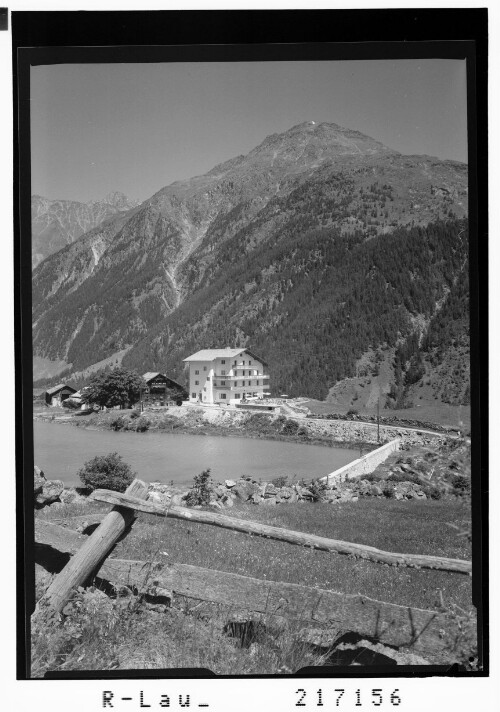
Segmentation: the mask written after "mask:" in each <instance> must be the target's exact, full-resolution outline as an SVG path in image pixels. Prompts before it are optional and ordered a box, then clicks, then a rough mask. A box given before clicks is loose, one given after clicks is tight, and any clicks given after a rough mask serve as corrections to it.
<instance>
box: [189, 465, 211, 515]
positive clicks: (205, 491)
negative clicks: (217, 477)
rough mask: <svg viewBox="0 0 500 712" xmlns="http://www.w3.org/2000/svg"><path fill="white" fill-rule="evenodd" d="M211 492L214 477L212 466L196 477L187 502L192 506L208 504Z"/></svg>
mask: <svg viewBox="0 0 500 712" xmlns="http://www.w3.org/2000/svg"><path fill="white" fill-rule="evenodd" d="M211 494H212V478H211V477H210V468H208V469H207V470H203V472H201V473H200V474H199V475H196V477H195V478H194V484H193V486H192V487H191V489H190V490H189V492H188V494H187V497H186V504H187V505H188V506H190V507H193V506H195V505H199V504H202V505H203V504H208V503H209V502H210V497H211Z"/></svg>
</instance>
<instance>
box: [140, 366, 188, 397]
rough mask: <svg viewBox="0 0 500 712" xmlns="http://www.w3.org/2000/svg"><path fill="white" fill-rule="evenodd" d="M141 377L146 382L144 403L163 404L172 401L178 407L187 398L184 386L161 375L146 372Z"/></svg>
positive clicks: (154, 372)
mask: <svg viewBox="0 0 500 712" xmlns="http://www.w3.org/2000/svg"><path fill="white" fill-rule="evenodd" d="M142 377H143V379H144V380H145V381H146V389H145V391H144V392H143V400H144V401H147V402H155V401H158V402H160V403H164V402H165V401H169V400H173V401H176V402H177V403H178V404H179V405H180V403H182V401H183V400H184V399H185V398H187V396H188V394H187V391H186V389H185V388H184V386H181V384H180V383H177V381H174V380H173V379H172V378H169V377H168V376H165V374H163V373H158V372H156V371H148V372H147V373H145V374H143V376H142Z"/></svg>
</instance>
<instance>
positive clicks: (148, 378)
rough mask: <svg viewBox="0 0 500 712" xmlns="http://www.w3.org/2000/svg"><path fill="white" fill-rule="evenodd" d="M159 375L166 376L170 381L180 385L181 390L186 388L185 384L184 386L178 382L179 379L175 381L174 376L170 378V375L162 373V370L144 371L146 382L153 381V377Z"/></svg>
mask: <svg viewBox="0 0 500 712" xmlns="http://www.w3.org/2000/svg"><path fill="white" fill-rule="evenodd" d="M157 376H161V377H162V378H164V379H165V380H166V381H168V382H169V383H173V384H174V385H176V386H178V387H179V388H180V389H181V390H183V391H185V390H186V389H185V388H184V386H182V385H181V384H180V383H177V381H174V379H173V378H170V376H166V375H165V374H164V373H160V371H148V372H147V373H144V374H143V375H142V377H143V379H144V380H145V381H146V382H149V381H152V380H153V378H156V377H157Z"/></svg>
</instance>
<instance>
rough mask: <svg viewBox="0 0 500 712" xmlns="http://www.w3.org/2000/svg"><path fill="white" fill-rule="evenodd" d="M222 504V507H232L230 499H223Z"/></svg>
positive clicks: (232, 503)
mask: <svg viewBox="0 0 500 712" xmlns="http://www.w3.org/2000/svg"><path fill="white" fill-rule="evenodd" d="M223 502H224V507H234V502H233V500H232V497H226V499H224V500H223Z"/></svg>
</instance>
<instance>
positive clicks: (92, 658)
mask: <svg viewBox="0 0 500 712" xmlns="http://www.w3.org/2000/svg"><path fill="white" fill-rule="evenodd" d="M95 511H102V512H106V511H109V505H103V504H101V503H97V502H91V501H89V503H88V504H87V505H85V504H81V503H76V504H68V505H64V506H63V507H59V508H58V509H56V510H52V512H51V510H50V508H46V509H45V510H42V511H40V512H38V513H37V516H40V517H42V518H44V519H47V520H52V521H56V520H57V521H58V523H61V520H63V521H65V522H67V524H68V525H69V526H72V525H71V517H72V516H79V517H81V516H82V514H85V513H87V514H90V513H91V512H95ZM225 513H226V514H227V515H228V516H232V517H238V518H243V519H248V520H254V521H259V522H262V523H265V524H271V525H273V526H280V527H285V528H288V529H294V530H296V531H303V532H309V533H313V534H318V535H320V536H325V537H329V538H336V539H342V540H345V541H352V542H358V543H361V544H369V545H372V546H375V547H377V548H381V549H386V550H389V551H397V552H400V553H422V554H433V555H438V554H441V555H444V556H450V557H454V558H470V544H469V543H468V540H467V537H463V536H457V530H456V529H455V528H453V527H452V526H449V525H455V526H458V527H459V529H463V528H466V526H467V524H468V522H470V504H469V503H468V502H467V501H466V500H464V499H463V498H456V499H445V500H439V501H406V502H400V501H394V500H379V499H371V500H359V501H358V502H345V503H342V504H334V505H331V504H330V505H329V504H325V503H317V504H311V503H302V504H299V503H297V504H287V505H285V504H283V505H277V506H275V507H262V506H260V507H259V506H254V505H247V504H239V505H236V506H234V507H233V508H231V509H229V510H226V512H225ZM112 556H114V557H117V558H130V559H141V560H148V561H165V562H179V563H187V564H191V565H195V566H201V567H205V568H210V569H216V570H221V571H228V572H232V573H237V574H242V575H245V576H251V577H255V578H259V579H263V580H274V581H283V582H289V583H297V584H302V585H306V586H316V587H319V588H323V589H329V590H334V591H339V592H344V593H348V594H355V593H361V594H363V595H365V596H369V597H372V598H375V599H378V600H382V601H387V602H392V603H397V604H399V605H405V606H412V607H418V608H426V609H432V610H439V609H442V607H443V606H444V608H445V609H446V610H448V611H455V612H457V609H458V611H459V612H460V613H461V614H466V615H467V614H469V615H472V614H473V611H474V609H473V607H472V602H471V579H470V578H469V577H468V576H464V575H460V574H453V573H447V572H443V571H430V570H425V569H421V570H415V569H410V568H403V567H390V566H384V565H381V564H376V563H373V562H368V561H365V560H359V559H352V558H351V557H348V556H343V555H338V554H333V553H329V552H323V551H317V550H314V549H311V548H310V547H299V546H295V545H292V544H288V543H286V542H280V541H275V540H270V539H266V538H263V537H259V536H255V535H248V534H243V533H241V532H234V531H230V530H227V529H221V528H218V527H212V526H208V525H202V524H198V523H192V522H186V521H181V520H175V519H165V518H159V517H154V516H150V515H146V514H139V516H138V519H137V521H136V522H135V524H134V525H133V528H132V530H131V531H130V533H129V534H128V536H127V537H125V538H124V539H122V540H121V541H120V542H118V544H117V545H116V547H115V549H114V550H113V553H112ZM38 568H39V567H38ZM49 581H50V576H46V577H45V579H42V577H40V580H39V582H38V584H37V595H38V596H39V595H41V594H42V592H43V590H44V588H46V586H47V585H48V583H49ZM143 588H144V590H146V589H147V582H145V586H144V587H143ZM72 605H74V606H75V609H74V613H70V615H68V616H65V617H63V619H62V620H60V621H59V622H56V623H54V624H53V625H52V626H51V627H50V628H49V629H47V628H43V629H40V630H38V629H37V628H36V626H35V627H34V629H33V631H32V676H33V677H37V676H38V677H39V676H43V674H44V673H45V672H46V671H47V670H55V671H58V670H60V671H64V670H98V669H99V670H101V669H102V670H113V669H134V668H145V669H159V668H169V669H171V668H185V667H201V668H208V669H210V670H212V671H213V672H214V673H216V674H231V675H248V674H260V675H262V674H273V673H274V674H276V673H281V674H286V673H290V672H295V671H296V670H298V669H300V668H302V667H305V666H310V665H321V664H323V662H324V661H325V659H326V656H327V655H328V653H327V652H325V650H322V651H321V650H318V649H314V648H311V647H310V646H308V645H307V644H306V643H304V642H303V641H302V640H301V639H300V635H299V630H300V625H299V624H298V622H294V621H288V622H283V619H282V620H281V622H280V626H279V628H276V629H273V627H272V624H271V626H269V619H271V617H270V616H267V617H265V621H266V627H264V628H263V632H261V633H260V635H257V637H256V638H255V639H253V640H252V641H249V642H250V643H251V644H248V645H242V644H241V641H240V640H238V639H237V638H233V637H228V635H226V634H224V628H225V626H226V624H227V623H228V621H231V620H233V619H234V615H233V614H236V613H238V612H237V611H231V608H230V607H227V606H222V605H219V604H211V603H208V602H205V603H200V602H198V601H194V600H190V599H188V598H184V597H182V596H174V599H173V605H172V606H171V607H169V608H167V607H165V606H150V605H149V604H147V603H146V602H145V599H144V598H143V596H142V594H139V595H138V596H129V597H126V598H123V599H122V598H109V597H107V596H106V595H104V594H102V593H101V592H99V591H94V590H93V589H87V590H86V591H85V592H84V593H82V592H80V594H79V595H78V596H77V598H76V603H74V604H72ZM334 638H335V631H333V632H332V642H333V640H334Z"/></svg>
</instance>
